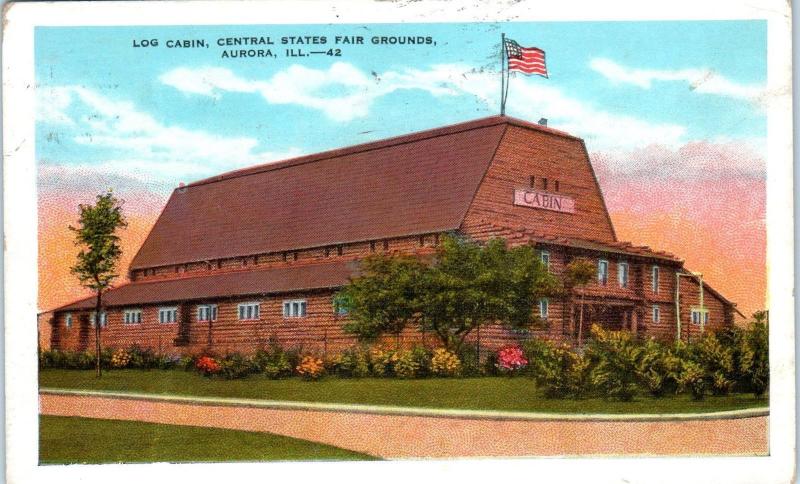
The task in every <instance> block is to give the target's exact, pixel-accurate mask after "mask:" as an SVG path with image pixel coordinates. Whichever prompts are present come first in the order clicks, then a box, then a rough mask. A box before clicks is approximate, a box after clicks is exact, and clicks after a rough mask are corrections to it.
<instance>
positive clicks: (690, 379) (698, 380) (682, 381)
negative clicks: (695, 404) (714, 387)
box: [678, 361, 708, 401]
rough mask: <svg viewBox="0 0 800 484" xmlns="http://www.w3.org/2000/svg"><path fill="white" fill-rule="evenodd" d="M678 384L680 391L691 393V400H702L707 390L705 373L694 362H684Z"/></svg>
mask: <svg viewBox="0 0 800 484" xmlns="http://www.w3.org/2000/svg"><path fill="white" fill-rule="evenodd" d="M678 384H679V385H680V390H681V391H686V390H688V391H689V392H691V394H692V399H693V400H698V401H699V400H702V399H703V398H705V393H706V389H707V388H708V380H707V376H706V372H705V370H703V367H702V366H700V365H699V364H697V363H696V362H694V361H684V362H683V366H682V370H681V376H680V378H679V379H678Z"/></svg>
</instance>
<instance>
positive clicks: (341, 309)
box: [284, 294, 350, 316]
mask: <svg viewBox="0 0 800 484" xmlns="http://www.w3.org/2000/svg"><path fill="white" fill-rule="evenodd" d="M284 305H285V303H284ZM349 313H350V311H348V310H347V304H346V301H345V300H344V298H343V297H342V296H340V295H339V294H337V295H335V296H333V314H335V315H337V316H346V315H347V314H349ZM284 314H285V311H284Z"/></svg>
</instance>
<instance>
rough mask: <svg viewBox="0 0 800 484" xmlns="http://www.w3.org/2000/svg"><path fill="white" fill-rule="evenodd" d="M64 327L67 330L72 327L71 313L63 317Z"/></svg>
mask: <svg viewBox="0 0 800 484" xmlns="http://www.w3.org/2000/svg"><path fill="white" fill-rule="evenodd" d="M64 326H66V328H67V329H69V328H71V327H72V313H67V314H65V315H64Z"/></svg>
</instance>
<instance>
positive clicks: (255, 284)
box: [55, 261, 358, 311]
mask: <svg viewBox="0 0 800 484" xmlns="http://www.w3.org/2000/svg"><path fill="white" fill-rule="evenodd" d="M357 268H358V265H357V263H356V262H352V261H351V262H335V263H326V264H314V265H305V266H295V267H281V268H273V269H265V270H250V271H241V272H227V273H221V274H213V275H204V276H197V277H182V278H179V279H169V280H160V281H152V282H151V281H148V282H132V283H129V284H125V285H122V286H119V287H116V288H114V289H112V290H110V291H109V292H107V293H106V294H105V295H104V296H103V305H104V306H106V307H114V306H128V305H140V304H156V303H163V302H172V301H190V300H202V299H211V298H223V297H231V296H254V295H260V294H279V293H285V292H293V291H302V290H309V289H326V288H332V287H340V286H343V285H345V284H347V282H348V280H349V278H350V276H351V275H354V274H356V273H357V270H358V269H357ZM94 305H95V298H94V296H92V297H89V298H86V299H82V300H80V301H76V302H74V303H71V304H68V305H66V306H62V307H60V308H58V309H55V311H70V310H76V309H92V308H94V307H95V306H94Z"/></svg>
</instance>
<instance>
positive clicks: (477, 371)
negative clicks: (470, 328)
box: [458, 344, 485, 376]
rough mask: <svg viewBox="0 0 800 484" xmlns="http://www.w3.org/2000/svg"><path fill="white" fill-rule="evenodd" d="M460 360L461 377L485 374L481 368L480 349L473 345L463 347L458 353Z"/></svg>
mask: <svg viewBox="0 0 800 484" xmlns="http://www.w3.org/2000/svg"><path fill="white" fill-rule="evenodd" d="M458 359H459V360H461V376H480V375H483V374H485V372H484V369H483V368H481V363H480V356H479V355H478V349H477V348H476V347H475V346H473V345H471V344H470V345H463V346H462V347H461V349H460V350H459V351H458Z"/></svg>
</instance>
